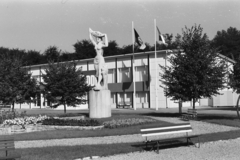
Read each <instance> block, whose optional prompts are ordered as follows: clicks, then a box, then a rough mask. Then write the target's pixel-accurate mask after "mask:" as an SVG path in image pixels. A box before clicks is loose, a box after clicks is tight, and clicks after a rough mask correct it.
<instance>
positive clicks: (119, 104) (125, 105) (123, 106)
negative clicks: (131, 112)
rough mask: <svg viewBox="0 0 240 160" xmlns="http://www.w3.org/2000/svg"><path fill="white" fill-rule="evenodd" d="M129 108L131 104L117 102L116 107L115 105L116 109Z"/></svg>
mask: <svg viewBox="0 0 240 160" xmlns="http://www.w3.org/2000/svg"><path fill="white" fill-rule="evenodd" d="M130 106H131V102H119V103H118V105H117V108H120V107H122V108H125V107H128V108H129V107H130Z"/></svg>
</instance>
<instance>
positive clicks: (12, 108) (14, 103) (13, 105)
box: [12, 102, 16, 118]
mask: <svg viewBox="0 0 240 160" xmlns="http://www.w3.org/2000/svg"><path fill="white" fill-rule="evenodd" d="M14 105H15V103H14V102H13V103H12V112H13V118H15V116H16V115H15V112H14Z"/></svg>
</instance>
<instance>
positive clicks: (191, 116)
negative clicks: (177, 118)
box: [182, 109, 197, 120]
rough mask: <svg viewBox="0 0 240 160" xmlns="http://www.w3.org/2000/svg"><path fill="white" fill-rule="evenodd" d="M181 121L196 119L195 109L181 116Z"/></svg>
mask: <svg viewBox="0 0 240 160" xmlns="http://www.w3.org/2000/svg"><path fill="white" fill-rule="evenodd" d="M182 119H183V120H189V119H194V120H196V119H197V110H196V109H188V110H187V113H184V114H182Z"/></svg>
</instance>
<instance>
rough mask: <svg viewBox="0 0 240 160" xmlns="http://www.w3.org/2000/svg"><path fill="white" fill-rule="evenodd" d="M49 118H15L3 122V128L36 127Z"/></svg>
mask: <svg viewBox="0 0 240 160" xmlns="http://www.w3.org/2000/svg"><path fill="white" fill-rule="evenodd" d="M47 118H49V117H47V116H41V115H39V116H37V117H24V118H14V119H7V120H5V121H4V122H3V126H13V125H17V126H21V127H22V128H25V125H29V124H33V125H36V124H37V123H41V122H42V121H43V120H44V119H47Z"/></svg>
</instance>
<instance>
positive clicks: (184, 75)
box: [161, 25, 226, 109]
mask: <svg viewBox="0 0 240 160" xmlns="http://www.w3.org/2000/svg"><path fill="white" fill-rule="evenodd" d="M202 32H203V28H201V27H200V25H199V26H197V25H195V26H193V27H191V28H190V29H189V28H187V27H185V30H183V32H182V34H183V35H182V39H181V40H179V45H180V47H181V48H182V49H183V53H181V52H178V53H176V54H174V55H173V56H172V57H170V58H169V62H170V64H171V65H170V66H166V67H164V66H161V68H162V69H163V73H162V74H161V77H162V82H163V85H162V87H166V88H165V94H166V96H167V97H172V98H173V99H174V100H178V101H180V102H185V101H192V102H193V108H194V109H195V102H196V101H197V100H198V99H200V98H203V97H211V96H212V95H217V94H219V90H220V89H222V88H224V81H223V79H224V76H225V72H226V70H225V68H224V61H223V60H221V59H218V58H217V53H216V51H215V49H214V48H211V46H210V41H209V39H208V37H207V35H206V34H203V33H202Z"/></svg>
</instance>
